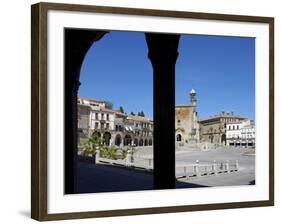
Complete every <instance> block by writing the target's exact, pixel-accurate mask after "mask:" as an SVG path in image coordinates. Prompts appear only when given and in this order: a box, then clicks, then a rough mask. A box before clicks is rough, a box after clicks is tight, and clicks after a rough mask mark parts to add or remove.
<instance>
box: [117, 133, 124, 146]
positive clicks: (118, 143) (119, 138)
mask: <svg viewBox="0 0 281 224" xmlns="http://www.w3.org/2000/svg"><path fill="white" fill-rule="evenodd" d="M121 142H122V138H121V135H119V134H117V135H116V137H115V145H117V146H120V145H121Z"/></svg>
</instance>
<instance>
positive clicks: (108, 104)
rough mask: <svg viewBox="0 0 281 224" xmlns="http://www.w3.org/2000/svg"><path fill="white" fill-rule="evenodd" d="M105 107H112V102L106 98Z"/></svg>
mask: <svg viewBox="0 0 281 224" xmlns="http://www.w3.org/2000/svg"><path fill="white" fill-rule="evenodd" d="M104 103H105V108H107V109H110V110H112V109H113V103H112V102H110V101H108V100H106V101H105V102H104Z"/></svg>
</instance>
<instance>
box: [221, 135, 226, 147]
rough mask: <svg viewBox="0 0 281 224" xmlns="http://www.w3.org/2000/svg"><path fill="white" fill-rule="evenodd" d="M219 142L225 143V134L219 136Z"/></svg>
mask: <svg viewBox="0 0 281 224" xmlns="http://www.w3.org/2000/svg"><path fill="white" fill-rule="evenodd" d="M221 144H225V145H226V135H225V134H222V136H221Z"/></svg>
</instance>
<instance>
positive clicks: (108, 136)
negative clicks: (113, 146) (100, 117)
mask: <svg viewBox="0 0 281 224" xmlns="http://www.w3.org/2000/svg"><path fill="white" fill-rule="evenodd" d="M110 139H111V134H110V133H109V132H105V133H104V134H103V144H104V145H110Z"/></svg>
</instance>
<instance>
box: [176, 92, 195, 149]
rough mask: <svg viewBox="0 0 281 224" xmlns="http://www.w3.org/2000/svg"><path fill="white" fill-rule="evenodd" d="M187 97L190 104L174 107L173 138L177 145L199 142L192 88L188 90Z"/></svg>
mask: <svg viewBox="0 0 281 224" xmlns="http://www.w3.org/2000/svg"><path fill="white" fill-rule="evenodd" d="M189 97H190V104H188V105H176V108H175V129H176V133H175V134H176V136H175V138H176V143H177V145H179V146H183V145H184V144H188V143H198V142H199V123H198V115H197V111H196V101H197V100H196V92H195V90H194V89H192V90H191V91H190V93H189Z"/></svg>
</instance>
